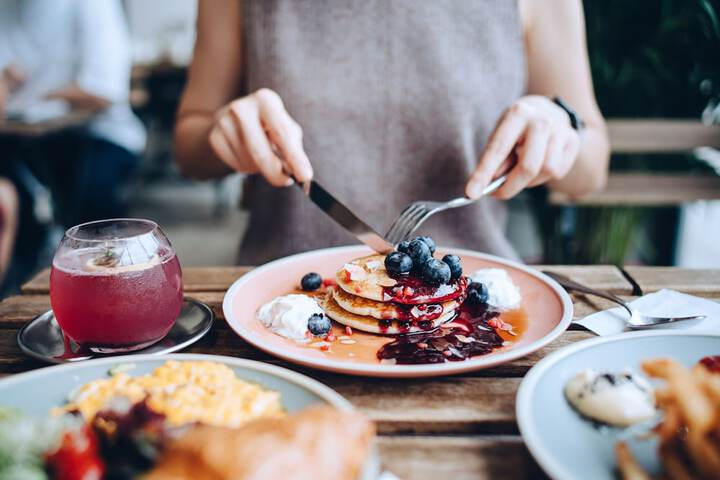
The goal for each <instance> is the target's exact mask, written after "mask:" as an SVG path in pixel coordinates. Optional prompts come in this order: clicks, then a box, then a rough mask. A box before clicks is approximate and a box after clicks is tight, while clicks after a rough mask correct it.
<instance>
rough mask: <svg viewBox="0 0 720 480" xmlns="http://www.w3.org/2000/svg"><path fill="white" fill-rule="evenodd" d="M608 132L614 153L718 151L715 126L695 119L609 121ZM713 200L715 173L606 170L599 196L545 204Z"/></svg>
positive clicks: (717, 191)
mask: <svg viewBox="0 0 720 480" xmlns="http://www.w3.org/2000/svg"><path fill="white" fill-rule="evenodd" d="M608 130H609V133H610V143H611V146H612V152H613V153H620V154H633V153H635V154H668V153H684V152H685V153H686V152H691V151H692V150H693V149H695V148H697V147H713V148H720V125H710V126H708V125H703V124H702V123H700V121H697V120H684V119H677V120H676V119H632V120H631V119H611V120H609V121H608ZM661 168H662V166H659V169H661ZM716 199H720V176H718V175H690V174H677V173H675V174H668V173H661V172H658V173H653V172H633V173H629V172H611V173H610V176H609V178H608V185H607V188H606V189H605V190H604V191H602V192H599V193H595V194H591V195H587V196H584V197H582V198H572V197H570V196H568V195H565V194H562V193H557V192H553V193H551V194H550V199H549V200H550V203H552V204H554V205H582V206H603V205H604V206H613V205H615V206H620V205H624V206H671V205H680V204H683V203H686V202H691V201H695V200H716Z"/></svg>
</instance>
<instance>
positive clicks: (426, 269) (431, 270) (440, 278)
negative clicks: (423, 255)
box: [422, 258, 450, 285]
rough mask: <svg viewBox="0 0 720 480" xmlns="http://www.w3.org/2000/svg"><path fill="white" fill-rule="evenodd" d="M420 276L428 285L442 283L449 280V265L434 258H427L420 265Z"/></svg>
mask: <svg viewBox="0 0 720 480" xmlns="http://www.w3.org/2000/svg"><path fill="white" fill-rule="evenodd" d="M422 278H423V280H424V281H425V282H427V283H429V284H430V285H442V284H443V283H448V282H449V281H450V267H449V266H448V265H447V263H445V262H441V261H440V260H438V259H436V258H431V259H430V260H427V261H426V262H425V263H424V264H423V266H422Z"/></svg>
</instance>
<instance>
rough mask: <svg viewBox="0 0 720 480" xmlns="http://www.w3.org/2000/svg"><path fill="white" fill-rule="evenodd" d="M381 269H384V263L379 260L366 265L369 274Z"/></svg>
mask: <svg viewBox="0 0 720 480" xmlns="http://www.w3.org/2000/svg"><path fill="white" fill-rule="evenodd" d="M380 267H382V262H380V261H379V260H371V261H369V262H367V263H366V264H365V269H366V270H367V271H368V272H374V271H375V270H377V269H378V268H380Z"/></svg>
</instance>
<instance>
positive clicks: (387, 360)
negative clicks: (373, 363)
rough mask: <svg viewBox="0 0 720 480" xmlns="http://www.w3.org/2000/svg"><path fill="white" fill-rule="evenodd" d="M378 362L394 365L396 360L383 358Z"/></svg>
mask: <svg viewBox="0 0 720 480" xmlns="http://www.w3.org/2000/svg"><path fill="white" fill-rule="evenodd" d="M380 363H381V364H383V365H395V364H397V360H395V359H394V358H383V359H382V360H380Z"/></svg>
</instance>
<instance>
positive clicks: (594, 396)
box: [565, 369, 657, 427]
mask: <svg viewBox="0 0 720 480" xmlns="http://www.w3.org/2000/svg"><path fill="white" fill-rule="evenodd" d="M565 397H566V398H567V400H568V402H570V405H571V406H572V407H573V408H575V410H577V411H578V412H579V413H580V414H582V415H583V416H585V417H587V418H589V419H590V420H594V421H596V422H599V423H603V424H607V425H612V426H616V427H628V426H630V425H634V424H636V423H639V422H643V421H646V420H650V419H652V418H653V417H655V415H656V412H657V410H656V408H655V397H654V395H653V391H652V388H651V387H650V385H649V384H648V383H647V382H646V381H645V380H644V379H643V378H642V377H639V376H637V375H634V374H633V373H632V372H631V371H630V370H628V369H625V370H622V371H621V372H618V373H613V372H598V371H596V370H592V369H588V370H583V371H581V372H580V373H578V374H577V375H575V376H574V377H573V378H571V379H570V380H569V381H568V382H567V384H566V385H565Z"/></svg>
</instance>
